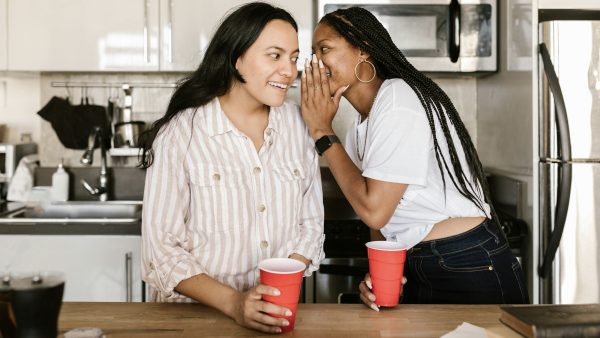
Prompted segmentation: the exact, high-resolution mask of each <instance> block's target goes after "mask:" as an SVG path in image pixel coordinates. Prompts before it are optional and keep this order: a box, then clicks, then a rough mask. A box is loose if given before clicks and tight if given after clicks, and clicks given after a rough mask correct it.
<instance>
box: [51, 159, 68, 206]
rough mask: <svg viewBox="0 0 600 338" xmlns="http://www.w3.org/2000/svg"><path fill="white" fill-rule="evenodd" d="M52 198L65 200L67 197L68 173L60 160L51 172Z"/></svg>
mask: <svg viewBox="0 0 600 338" xmlns="http://www.w3.org/2000/svg"><path fill="white" fill-rule="evenodd" d="M51 191H52V193H51V195H52V200H53V201H67V200H68V199H69V174H68V173H67V172H66V170H65V168H64V166H63V163H62V160H61V161H60V163H59V164H58V168H57V169H56V171H55V172H54V174H52V190H51Z"/></svg>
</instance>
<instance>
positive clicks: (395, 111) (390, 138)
mask: <svg viewBox="0 0 600 338" xmlns="http://www.w3.org/2000/svg"><path fill="white" fill-rule="evenodd" d="M433 115H434V120H435V124H436V134H437V140H438V144H439V145H440V148H441V149H442V153H443V154H444V157H445V159H446V162H447V163H448V166H449V167H450V168H452V166H451V162H450V154H449V151H448V146H447V144H446V141H445V140H446V139H445V137H444V135H443V132H442V130H441V126H440V124H439V120H437V117H435V115H436V114H435V112H434V113H433ZM367 123H368V132H367ZM448 126H449V128H450V130H451V135H452V139H453V141H454V146H455V147H456V151H457V152H458V155H459V160H460V162H461V165H462V168H463V171H464V172H465V175H466V176H467V179H468V180H469V182H470V183H471V186H473V187H474V189H475V191H476V192H475V195H476V196H479V199H480V200H481V201H483V192H482V190H481V187H479V185H476V184H475V183H474V182H473V181H471V174H470V170H469V168H468V164H467V162H466V160H465V156H464V153H463V151H462V146H461V144H460V140H459V138H458V135H457V134H456V131H455V129H454V126H453V125H452V123H450V122H449V121H448ZM357 134H358V140H357ZM365 134H367V135H366V143H365ZM357 147H358V152H360V155H361V157H363V152H364V157H363V161H360V160H359V157H358V155H357ZM345 148H346V151H347V152H348V154H349V156H350V158H351V159H352V161H353V162H354V163H355V164H356V166H357V167H358V168H359V169H360V170H361V171H362V175H363V176H364V177H368V178H371V179H375V180H380V181H386V182H394V183H404V184H407V185H408V188H407V189H406V192H405V193H404V196H403V197H402V200H401V201H400V203H399V204H398V206H397V207H396V211H395V212H394V214H393V215H392V218H391V219H390V221H389V223H388V224H387V225H385V226H384V227H383V228H382V229H381V233H382V234H383V235H384V236H385V237H386V239H387V240H392V241H396V242H399V243H401V244H402V245H404V246H405V247H406V248H410V247H413V246H414V245H416V244H418V243H419V242H421V241H422V240H423V238H425V237H426V236H427V234H428V233H429V232H430V231H431V229H432V228H433V225H434V224H435V223H438V222H440V221H442V220H445V219H447V218H454V217H474V216H484V217H490V208H489V205H488V204H484V209H485V213H484V212H483V211H481V210H480V209H479V208H478V207H477V206H476V205H475V204H474V203H472V202H471V201H469V200H468V199H467V198H466V197H464V196H463V195H461V194H460V192H459V191H458V190H457V189H456V187H455V186H454V184H453V183H452V180H451V178H450V177H449V176H448V173H447V172H446V170H445V169H444V176H445V181H446V189H445V193H444V183H443V181H442V176H441V173H440V169H439V167H438V164H437V161H436V158H435V152H434V148H433V137H432V133H431V129H430V127H429V122H428V120H427V115H426V113H425V109H424V108H423V106H422V105H421V102H420V101H419V98H418V97H417V95H416V93H415V92H414V91H413V90H412V88H410V86H409V85H408V84H407V83H406V82H404V80H402V79H390V80H386V81H384V82H383V84H382V85H381V88H380V89H379V92H378V93H377V97H376V98H375V102H374V103H373V108H372V109H371V113H370V114H369V117H368V118H367V119H366V120H365V121H363V122H362V123H360V124H359V120H358V118H357V121H356V122H355V123H354V125H353V127H352V128H351V129H350V131H349V132H348V135H347V137H346V144H345Z"/></svg>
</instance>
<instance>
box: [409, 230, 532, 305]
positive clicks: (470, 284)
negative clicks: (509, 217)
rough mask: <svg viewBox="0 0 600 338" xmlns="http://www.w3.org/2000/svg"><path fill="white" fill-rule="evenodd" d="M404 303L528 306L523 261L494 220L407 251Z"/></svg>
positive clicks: (420, 244)
mask: <svg viewBox="0 0 600 338" xmlns="http://www.w3.org/2000/svg"><path fill="white" fill-rule="evenodd" d="M405 276H406V278H407V283H406V285H404V292H403V297H402V303H409V304H424V303H429V304H526V303H529V295H528V293H527V287H526V284H525V282H524V281H525V279H524V277H523V270H522V269H521V265H520V264H519V262H518V261H517V259H516V258H515V256H514V255H513V254H512V252H511V251H510V248H509V247H508V243H507V242H506V239H505V238H504V236H502V234H501V233H500V231H499V230H498V227H497V226H496V224H495V222H493V221H491V220H489V219H488V220H485V221H484V222H483V223H481V224H480V225H478V226H477V227H475V228H473V229H471V230H469V231H466V232H464V233H462V234H459V235H456V236H451V237H447V238H442V239H438V240H431V241H426V242H421V243H419V244H417V245H416V246H415V247H413V248H412V249H410V250H409V251H408V255H407V260H406V264H405Z"/></svg>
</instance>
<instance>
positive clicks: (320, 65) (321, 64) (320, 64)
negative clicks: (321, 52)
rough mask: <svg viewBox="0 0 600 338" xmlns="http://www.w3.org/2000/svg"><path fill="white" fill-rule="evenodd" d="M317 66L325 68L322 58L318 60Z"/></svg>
mask: <svg viewBox="0 0 600 338" xmlns="http://www.w3.org/2000/svg"><path fill="white" fill-rule="evenodd" d="M319 68H325V66H324V65H323V60H319Z"/></svg>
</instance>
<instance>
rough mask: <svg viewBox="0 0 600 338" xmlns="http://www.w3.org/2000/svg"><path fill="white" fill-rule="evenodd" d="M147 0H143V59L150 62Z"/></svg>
mask: <svg viewBox="0 0 600 338" xmlns="http://www.w3.org/2000/svg"><path fill="white" fill-rule="evenodd" d="M148 6H149V4H148V0H144V60H146V62H147V63H150V28H149V27H148V24H149V21H150V20H149V19H148Z"/></svg>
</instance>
